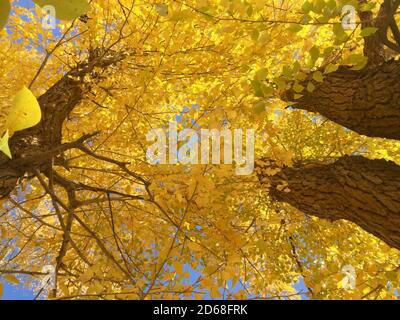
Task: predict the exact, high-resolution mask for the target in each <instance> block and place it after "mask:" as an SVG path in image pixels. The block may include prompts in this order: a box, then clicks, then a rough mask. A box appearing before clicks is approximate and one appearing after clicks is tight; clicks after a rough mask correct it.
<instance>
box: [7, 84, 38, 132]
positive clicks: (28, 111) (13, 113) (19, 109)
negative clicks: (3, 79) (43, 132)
mask: <svg viewBox="0 0 400 320" xmlns="http://www.w3.org/2000/svg"><path fill="white" fill-rule="evenodd" d="M40 119H41V111H40V106H39V103H38V102H37V100H36V98H35V96H34V95H33V94H32V92H31V91H30V90H29V89H28V88H27V87H25V86H24V87H23V88H22V89H21V90H20V91H18V93H17V94H16V96H15V97H14V101H13V104H12V107H11V110H10V113H9V115H8V117H7V121H6V127H7V129H8V130H9V133H10V135H12V134H13V133H14V132H15V131H20V130H24V129H27V128H31V127H33V126H35V125H37V124H38V123H39V122H40Z"/></svg>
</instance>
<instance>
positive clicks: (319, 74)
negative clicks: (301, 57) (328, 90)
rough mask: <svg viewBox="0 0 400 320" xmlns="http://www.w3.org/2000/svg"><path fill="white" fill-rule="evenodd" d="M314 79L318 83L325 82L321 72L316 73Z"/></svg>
mask: <svg viewBox="0 0 400 320" xmlns="http://www.w3.org/2000/svg"><path fill="white" fill-rule="evenodd" d="M313 79H314V80H315V81H317V82H322V81H324V76H323V75H322V72H321V71H315V72H314V73H313Z"/></svg>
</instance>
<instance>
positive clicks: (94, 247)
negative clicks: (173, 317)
mask: <svg viewBox="0 0 400 320" xmlns="http://www.w3.org/2000/svg"><path fill="white" fill-rule="evenodd" d="M34 2H35V3H36V5H34V4H33V2H30V4H29V5H21V4H20V3H19V1H12V3H11V5H10V3H9V1H8V0H0V8H1V13H0V26H3V25H4V28H3V30H2V31H1V33H0V73H1V76H0V86H1V90H0V95H1V100H0V120H1V121H0V137H1V141H0V149H1V150H2V151H3V152H2V153H1V154H0V198H1V200H0V203H1V209H0V294H1V291H2V286H3V284H4V283H5V282H11V283H19V282H22V283H23V284H24V285H25V286H27V287H31V288H35V290H36V292H37V294H38V297H41V298H43V297H47V298H52V299H75V298H80V299H85V298H87V299H191V298H195V299H201V298H204V297H211V298H224V299H246V298H256V299H298V298H301V297H307V298H310V299H333V298H336V299H361V298H363V299H364V298H365V299H396V298H397V297H398V289H399V287H400V275H399V272H398V271H399V268H400V253H399V249H400V168H399V165H400V152H399V150H400V142H399V141H398V140H399V139H400V126H399V125H400V120H399V119H400V103H399V101H400V100H399V96H400V82H399V80H400V62H399V61H398V59H397V58H398V55H399V53H400V33H399V31H398V27H397V21H398V20H399V18H398V15H396V13H397V9H398V6H399V1H397V0H385V1H364V0H359V1H355V0H353V1H347V0H328V1H326V0H306V1H303V0H302V1H293V0H213V1H211V0H171V1H147V0H141V1H134V0H91V1H82V0H80V1H78V0H76V1H71V6H72V7H71V8H68V6H65V7H63V5H60V1H54V0H48V1H34ZM9 5H10V6H9ZM44 5H54V7H55V9H56V17H57V20H56V21H57V26H56V28H55V29H46V28H44V27H43V21H42V19H43V17H44V15H45V13H44V12H43V11H42V8H41V7H40V6H44ZM8 6H9V7H10V8H11V9H10V10H6V8H8ZM345 6H349V7H348V8H350V9H349V11H347V10H343V8H344V7H345ZM353 9H354V11H352V10H353ZM8 11H9V15H8V14H4V12H7V13H8ZM3 16H4V17H3ZM353 16H354V19H353ZM60 19H61V20H60ZM3 21H4V23H3ZM172 121H177V123H178V126H179V129H184V128H195V129H198V128H207V129H219V130H222V129H223V128H230V129H235V128H240V129H248V128H252V129H254V130H255V159H256V169H255V172H254V173H253V174H252V175H243V176H240V175H236V174H235V167H234V166H233V165H230V164H221V165H212V164H207V165H201V164H199V165H182V164H176V165H164V164H163V165H151V164H149V163H148V161H147V159H146V150H147V148H148V146H149V142H148V141H147V140H146V135H147V133H148V132H149V131H150V130H151V129H153V128H165V127H166V126H168V123H169V122H172ZM43 266H52V267H53V268H54V270H55V279H54V286H53V288H50V287H49V286H47V285H46V282H44V283H43V279H46V275H48V274H49V271H48V270H44V269H43ZM348 266H351V267H352V268H353V269H354V270H355V278H356V279H355V286H353V287H351V288H348V287H346V285H345V281H344V278H345V275H346V273H345V272H344V271H343V270H344V269H346V267H348ZM2 282H3V284H2Z"/></svg>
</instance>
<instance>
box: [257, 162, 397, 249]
mask: <svg viewBox="0 0 400 320" xmlns="http://www.w3.org/2000/svg"><path fill="white" fill-rule="evenodd" d="M259 179H260V181H261V182H262V183H264V182H267V184H268V185H269V188H270V195H271V197H272V198H273V199H275V200H277V201H282V202H286V203H289V204H290V205H292V206H294V207H296V208H297V209H299V210H301V211H302V212H304V213H306V214H310V215H313V216H317V217H319V218H323V219H329V220H338V219H345V220H348V221H351V222H354V223H355V224H357V225H358V226H360V227H361V228H362V229H364V230H365V231H367V232H369V233H371V234H373V235H375V236H376V237H378V238H379V239H381V240H383V241H384V242H386V243H387V244H388V245H389V246H391V247H394V248H397V249H400V167H399V166H397V165H396V164H395V163H393V162H391V161H386V160H370V159H366V158H364V157H361V156H354V157H349V156H346V157H342V158H339V159H338V160H336V161H335V162H333V163H329V164H321V163H313V164H307V165H306V164H303V165H297V166H294V167H292V168H289V167H284V168H283V169H282V171H280V172H279V173H277V174H276V175H274V176H272V177H269V176H267V175H266V174H263V173H262V171H261V173H259ZM285 182H286V183H287V188H288V189H289V190H290V192H289V190H287V189H286V190H285V188H282V185H285Z"/></svg>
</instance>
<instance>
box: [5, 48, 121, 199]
mask: <svg viewBox="0 0 400 320" xmlns="http://www.w3.org/2000/svg"><path fill="white" fill-rule="evenodd" d="M124 57H125V54H123V53H120V52H119V53H116V52H113V51H110V50H108V51H105V50H101V49H94V50H92V51H91V53H90V56H89V58H88V60H87V61H85V62H82V63H80V64H78V65H77V66H76V67H75V68H73V69H72V70H70V71H69V72H68V73H66V74H65V75H64V76H63V77H62V78H61V79H60V80H59V81H58V82H56V83H55V84H54V85H53V86H52V87H51V88H49V89H48V90H47V91H46V92H45V93H44V94H43V95H42V96H40V97H39V98H38V102H39V105H40V108H41V111H42V119H41V122H40V123H39V124H38V125H36V126H35V127H32V128H29V129H26V130H22V131H18V132H16V133H15V134H14V135H13V136H12V138H11V139H10V141H9V145H10V150H11V153H12V156H13V159H11V160H10V159H8V158H7V157H6V156H5V155H3V154H0V199H1V198H4V197H7V196H8V195H9V194H10V192H12V191H13V190H14V188H15V187H16V185H17V184H18V181H19V180H20V179H21V178H23V176H24V175H25V173H26V172H32V169H35V170H38V171H39V172H41V171H44V170H47V169H48V168H49V166H50V164H51V159H52V158H53V157H56V156H58V155H59V154H60V153H62V152H63V151H65V150H66V149H67V148H68V147H74V146H76V143H75V144H74V143H71V144H62V143H61V141H62V126H63V123H64V121H65V120H66V119H67V117H68V115H69V114H70V113H71V111H72V110H73V109H74V108H75V107H76V106H77V105H78V104H79V103H80V102H81V101H82V99H83V98H84V95H85V93H86V92H87V91H88V90H89V89H90V85H91V84H93V83H94V82H96V74H92V73H93V70H94V68H95V67H97V68H102V69H106V68H107V67H109V66H111V65H113V64H116V63H118V62H119V61H121V60H122V59H124ZM87 75H92V82H91V84H88V83H86V82H85V80H84V79H85V76H87ZM76 142H79V143H82V142H83V141H82V139H80V140H79V141H76Z"/></svg>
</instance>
